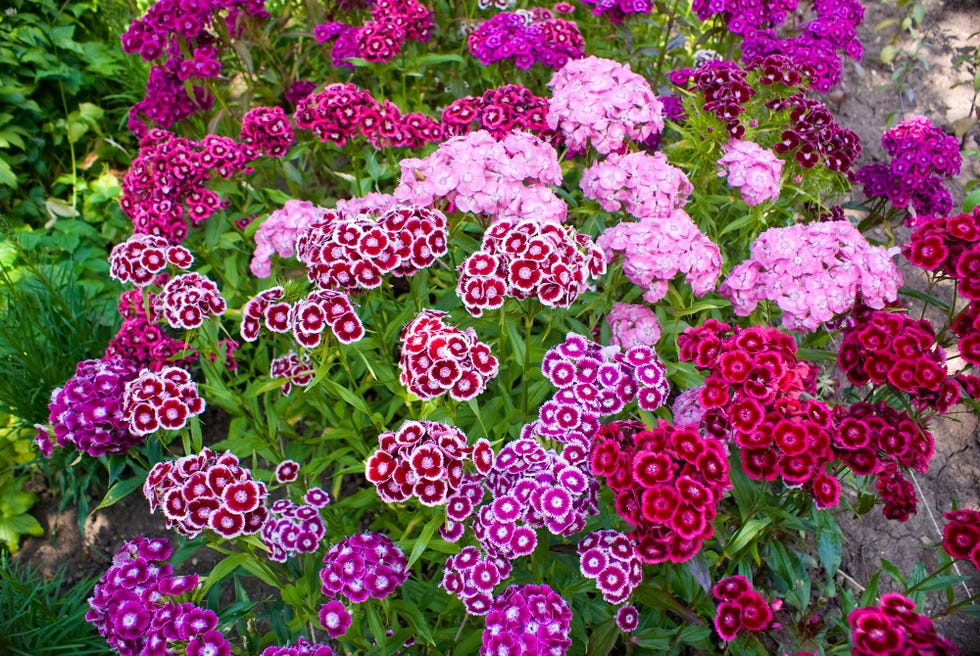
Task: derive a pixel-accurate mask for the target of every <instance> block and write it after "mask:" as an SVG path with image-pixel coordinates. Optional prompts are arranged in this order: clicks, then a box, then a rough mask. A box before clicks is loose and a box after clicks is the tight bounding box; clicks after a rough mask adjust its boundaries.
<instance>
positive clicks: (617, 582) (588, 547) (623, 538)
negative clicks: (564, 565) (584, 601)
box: [576, 529, 643, 604]
mask: <svg viewBox="0 0 980 656" xmlns="http://www.w3.org/2000/svg"><path fill="white" fill-rule="evenodd" d="M576 549H577V551H578V557H579V571H580V572H582V576H584V577H585V578H587V579H592V580H594V581H595V584H596V587H597V588H598V589H599V592H601V593H602V598H603V599H605V600H606V601H608V602H609V603H610V604H621V603H623V602H624V601H626V600H627V599H628V598H629V596H630V594H632V593H633V589H634V588H636V586H638V585H639V584H640V583H641V582H642V581H643V561H642V560H641V559H640V556H639V554H637V552H636V545H635V544H634V543H633V541H632V539H631V538H630V536H629V535H627V534H626V533H620V532H619V531H612V530H608V529H603V530H599V531H593V532H592V533H589V534H588V535H586V536H585V537H584V538H582V539H581V540H579V543H578V546H577V547H576Z"/></svg>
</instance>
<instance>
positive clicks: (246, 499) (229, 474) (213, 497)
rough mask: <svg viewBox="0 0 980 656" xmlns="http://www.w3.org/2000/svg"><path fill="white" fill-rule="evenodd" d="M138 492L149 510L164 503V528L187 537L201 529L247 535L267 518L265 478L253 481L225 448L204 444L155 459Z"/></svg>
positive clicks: (221, 533) (192, 535) (227, 535)
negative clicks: (198, 449) (218, 449)
mask: <svg viewBox="0 0 980 656" xmlns="http://www.w3.org/2000/svg"><path fill="white" fill-rule="evenodd" d="M143 495H144V496H145V497H146V499H147V501H149V502H150V512H156V509H157V507H160V508H162V509H163V515H164V517H165V518H166V520H167V528H172V529H175V530H176V531H177V532H178V533H180V534H181V535H184V536H187V537H189V538H193V537H196V536H197V535H199V534H200V533H201V532H202V531H204V530H205V529H210V530H212V531H214V532H215V533H217V534H218V535H219V536H221V537H222V538H225V539H231V538H235V537H238V536H240V535H251V534H254V533H258V532H259V531H261V530H262V526H263V525H264V524H265V522H266V520H267V519H268V518H269V510H268V508H267V507H266V505H265V500H266V496H267V495H268V491H267V490H266V487H265V483H262V482H261V481H259V482H256V481H255V480H254V479H253V478H252V472H250V471H249V470H248V469H246V468H244V467H242V466H240V465H239V464H238V458H237V457H236V456H235V455H234V454H232V453H231V452H230V451H225V452H224V453H222V454H220V455H219V454H216V453H214V452H213V451H211V449H208V448H205V449H204V450H203V451H201V452H200V453H198V454H192V455H188V456H183V457H180V458H178V459H177V460H173V461H171V460H164V461H161V462H158V463H157V464H155V465H153V468H152V469H151V470H150V473H149V475H147V478H146V482H145V483H143Z"/></svg>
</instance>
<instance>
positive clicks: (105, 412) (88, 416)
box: [45, 358, 144, 457]
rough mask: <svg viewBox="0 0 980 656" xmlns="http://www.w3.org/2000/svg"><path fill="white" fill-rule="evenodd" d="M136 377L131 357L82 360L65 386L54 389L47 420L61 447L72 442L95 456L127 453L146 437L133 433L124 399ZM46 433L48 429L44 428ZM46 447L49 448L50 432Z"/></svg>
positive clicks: (81, 449)
mask: <svg viewBox="0 0 980 656" xmlns="http://www.w3.org/2000/svg"><path fill="white" fill-rule="evenodd" d="M134 378H136V368H135V366H134V365H133V364H132V363H131V362H129V361H128V360H122V359H117V358H104V359H102V360H82V361H81V362H79V363H78V365H77V366H76V367H75V375H74V376H72V377H71V378H69V379H68V381H67V382H66V383H65V385H64V387H59V388H56V389H55V390H53V391H52V392H51V402H50V403H49V404H48V412H49V415H48V421H49V422H50V423H51V431H52V432H53V433H54V438H55V440H56V442H57V444H58V446H61V447H67V446H68V445H69V444H72V445H74V446H75V448H77V449H78V450H79V451H84V452H85V453H87V454H89V455H90V456H93V457H99V456H102V455H105V454H118V453H125V452H126V451H128V450H129V449H130V447H133V446H136V445H137V444H139V443H140V442H142V441H143V437H144V436H143V434H142V433H139V434H137V433H133V432H132V431H131V430H130V427H129V417H128V416H127V415H126V413H125V412H124V410H123V404H122V403H121V399H122V397H123V395H124V394H125V390H126V386H127V384H128V383H129V382H130V381H132V380H133V379H134ZM45 433H46V431H45ZM47 440H48V442H47V444H48V446H47V447H46V450H49V449H50V436H48V437H47Z"/></svg>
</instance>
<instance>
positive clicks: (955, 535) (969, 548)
mask: <svg viewBox="0 0 980 656" xmlns="http://www.w3.org/2000/svg"><path fill="white" fill-rule="evenodd" d="M943 517H945V518H946V521H947V522H949V523H948V524H946V526H945V528H943V549H945V550H946V553H948V554H949V555H950V556H952V557H953V558H958V559H960V560H969V561H970V562H971V563H973V566H974V567H976V568H977V569H978V570H980V512H978V511H976V510H952V511H950V512H948V513H946V514H945V515H943Z"/></svg>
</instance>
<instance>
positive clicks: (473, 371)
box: [399, 310, 499, 401]
mask: <svg viewBox="0 0 980 656" xmlns="http://www.w3.org/2000/svg"><path fill="white" fill-rule="evenodd" d="M447 316H449V315H448V314H447V313H446V312H439V311H436V310H422V311H421V312H420V313H419V314H418V315H417V316H416V317H415V318H414V319H413V320H412V321H411V322H409V323H408V325H406V326H405V328H404V329H403V330H402V333H401V339H402V352H401V358H400V360H399V367H400V369H401V375H400V380H401V382H402V384H403V385H405V386H406V387H408V390H409V391H410V392H412V393H413V394H415V395H416V396H417V397H419V398H420V399H432V398H435V397H437V396H439V395H441V394H445V393H447V392H448V393H449V395H450V396H451V397H452V398H453V399H455V400H457V401H465V400H467V399H471V398H473V397H475V396H477V395H478V394H480V393H481V392H483V390H485V389H486V386H487V382H488V381H490V380H491V379H492V378H493V377H494V376H496V375H497V371H498V369H499V366H498V362H497V358H495V357H494V356H493V355H491V354H490V347H489V346H487V345H486V344H484V343H483V342H480V341H479V340H478V339H477V337H476V331H474V330H473V329H472V328H467V329H466V331H465V332H464V331H462V330H460V329H459V328H456V327H454V326H449V325H447V324H446V323H445V322H444V321H443V318H444V317H447Z"/></svg>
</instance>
